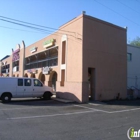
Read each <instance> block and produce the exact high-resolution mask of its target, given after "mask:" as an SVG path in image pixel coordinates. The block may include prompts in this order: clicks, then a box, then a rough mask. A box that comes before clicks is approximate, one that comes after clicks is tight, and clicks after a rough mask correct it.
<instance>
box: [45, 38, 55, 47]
mask: <svg viewBox="0 0 140 140" xmlns="http://www.w3.org/2000/svg"><path fill="white" fill-rule="evenodd" d="M54 42H55V40H54V39H50V40H47V41H45V42H44V48H48V47H51V46H53V45H54Z"/></svg>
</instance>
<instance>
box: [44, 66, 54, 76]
mask: <svg viewBox="0 0 140 140" xmlns="http://www.w3.org/2000/svg"><path fill="white" fill-rule="evenodd" d="M51 70H52V69H51V68H50V67H48V66H47V67H43V68H42V73H43V74H49V73H50V71H51Z"/></svg>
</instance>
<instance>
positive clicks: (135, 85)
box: [127, 44, 140, 89]
mask: <svg viewBox="0 0 140 140" xmlns="http://www.w3.org/2000/svg"><path fill="white" fill-rule="evenodd" d="M139 54H140V47H137V46H133V45H129V44H128V45H127V79H128V80H127V88H128V89H130V88H132V89H140V65H139V60H140V55H139Z"/></svg>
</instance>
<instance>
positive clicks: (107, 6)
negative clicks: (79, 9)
mask: <svg viewBox="0 0 140 140" xmlns="http://www.w3.org/2000/svg"><path fill="white" fill-rule="evenodd" d="M94 1H95V2H97V3H99V4H100V5H102V6H104V7H106V8H107V9H109V10H111V11H113V12H114V13H116V14H118V15H120V16H121V17H123V18H125V19H127V20H129V21H131V22H132V23H134V24H136V25H138V26H140V24H138V23H136V22H134V21H132V20H131V19H129V18H127V17H125V16H123V15H122V14H120V13H118V12H116V11H115V10H113V9H111V8H109V7H108V6H106V5H104V4H102V3H100V2H98V1H97V0H94Z"/></svg>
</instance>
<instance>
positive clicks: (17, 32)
mask: <svg viewBox="0 0 140 140" xmlns="http://www.w3.org/2000/svg"><path fill="white" fill-rule="evenodd" d="M82 11H86V14H87V15H91V16H93V17H96V18H99V19H102V20H104V21H107V22H110V23H113V24H115V25H118V26H121V27H125V26H127V27H128V31H127V40H133V39H134V38H136V37H137V36H139V37H140V0H0V16H4V17H8V18H12V19H17V20H21V21H25V22H29V23H34V24H38V25H42V26H46V27H52V28H56V29H58V28H59V26H61V25H62V24H64V23H66V22H67V21H69V20H71V19H73V18H74V17H77V16H79V15H80V14H81V12H82ZM0 19H3V18H1V17H0ZM48 35H49V33H48V32H45V33H44V32H38V31H35V30H32V29H29V28H25V27H22V26H19V25H14V24H11V23H8V22H4V21H2V20H0V48H1V50H0V59H1V58H3V57H4V56H5V55H11V53H12V48H13V49H15V47H16V45H17V44H21V42H22V40H24V41H25V45H26V46H28V45H30V44H32V43H34V42H36V41H38V40H40V39H42V38H44V37H46V36H48Z"/></svg>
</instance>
